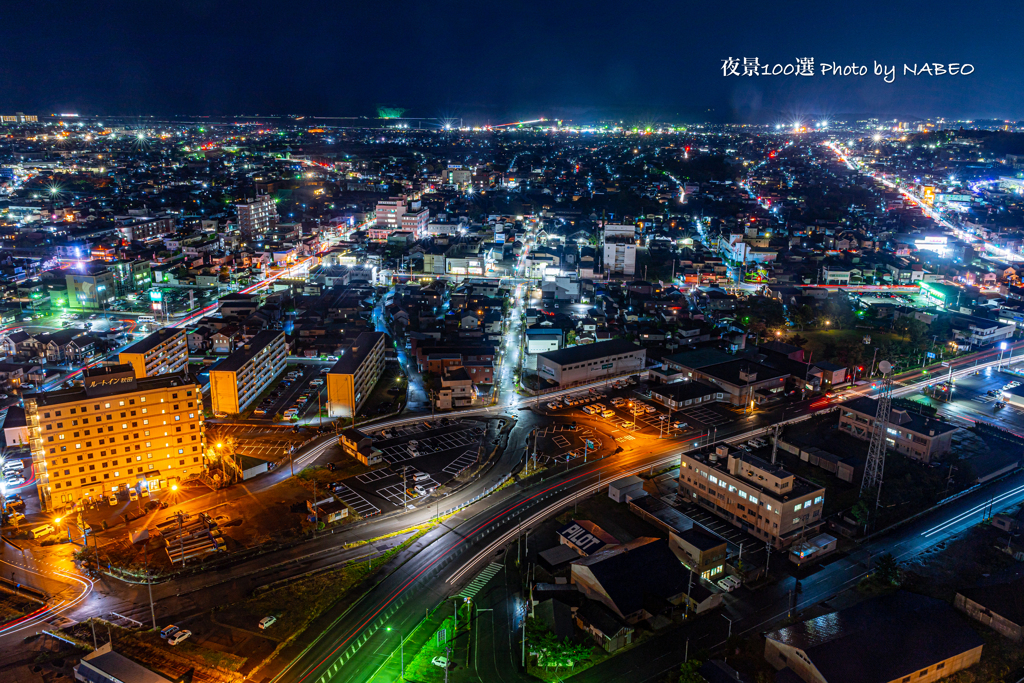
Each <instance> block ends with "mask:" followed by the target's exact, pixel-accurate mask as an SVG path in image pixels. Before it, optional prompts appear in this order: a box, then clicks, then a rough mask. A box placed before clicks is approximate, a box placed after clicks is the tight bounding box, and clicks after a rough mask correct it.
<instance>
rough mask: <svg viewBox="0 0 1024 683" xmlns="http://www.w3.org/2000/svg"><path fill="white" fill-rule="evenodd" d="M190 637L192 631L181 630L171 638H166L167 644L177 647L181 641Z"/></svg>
mask: <svg viewBox="0 0 1024 683" xmlns="http://www.w3.org/2000/svg"><path fill="white" fill-rule="evenodd" d="M191 635H192V631H189V630H188V629H187V628H183V629H181V630H180V631H177V632H176V633H175V634H174V635H173V636H171V637H170V638H168V639H167V644H168V645H177V644H178V643H180V642H181V641H183V640H187V639H188V638H189V637H191Z"/></svg>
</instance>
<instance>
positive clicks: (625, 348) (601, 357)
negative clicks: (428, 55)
mask: <svg viewBox="0 0 1024 683" xmlns="http://www.w3.org/2000/svg"><path fill="white" fill-rule="evenodd" d="M646 359H647V351H646V349H644V348H642V347H640V346H637V345H636V344H634V343H633V342H631V341H629V340H627V339H611V340H609V341H603V342H596V343H594V344H584V345H582V346H571V347H569V348H565V349H559V350H557V351H548V352H547V353H541V354H538V356H537V373H538V374H539V375H540V377H541V379H546V380H548V381H550V382H554V383H555V384H557V385H558V386H563V387H564V386H571V385H574V384H582V383H585V382H592V381H595V380H598V379H601V378H602V377H610V376H616V375H626V374H629V373H637V372H640V371H641V370H643V369H644V364H645V362H646Z"/></svg>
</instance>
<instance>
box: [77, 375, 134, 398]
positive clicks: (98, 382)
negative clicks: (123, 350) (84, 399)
mask: <svg viewBox="0 0 1024 683" xmlns="http://www.w3.org/2000/svg"><path fill="white" fill-rule="evenodd" d="M83 381H84V382H85V395H86V396H90V397H92V396H108V395H110V394H119V393H123V392H125V391H135V389H136V384H135V373H134V372H132V371H128V372H118V373H110V374H105V375H96V376H95V377H84V378H83Z"/></svg>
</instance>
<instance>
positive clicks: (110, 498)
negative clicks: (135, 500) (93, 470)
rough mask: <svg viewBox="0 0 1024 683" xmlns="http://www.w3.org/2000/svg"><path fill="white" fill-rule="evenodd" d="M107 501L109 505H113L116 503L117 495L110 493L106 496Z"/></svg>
mask: <svg viewBox="0 0 1024 683" xmlns="http://www.w3.org/2000/svg"><path fill="white" fill-rule="evenodd" d="M107 502H108V503H110V507H114V506H115V505H117V496H116V495H114V494H113V493H111V494H110V495H109V496H107Z"/></svg>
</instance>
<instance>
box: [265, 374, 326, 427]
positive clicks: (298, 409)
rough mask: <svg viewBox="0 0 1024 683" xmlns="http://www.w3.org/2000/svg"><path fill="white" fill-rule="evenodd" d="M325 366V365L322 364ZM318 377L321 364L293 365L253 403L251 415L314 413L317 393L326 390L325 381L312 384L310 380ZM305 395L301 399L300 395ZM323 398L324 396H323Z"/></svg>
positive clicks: (319, 376) (269, 416)
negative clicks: (292, 412) (265, 393)
mask: <svg viewBox="0 0 1024 683" xmlns="http://www.w3.org/2000/svg"><path fill="white" fill-rule="evenodd" d="M323 367H326V366H323ZM318 378H320V381H322V375H321V366H319V365H300V366H298V367H293V368H291V369H289V370H288V372H287V373H286V374H285V375H284V376H283V377H282V378H281V379H280V380H279V381H278V382H277V384H275V385H271V387H272V388H271V390H270V392H269V393H268V394H267V395H266V396H264V397H263V399H262V400H260V401H259V402H258V403H254V404H253V413H252V414H253V417H255V418H263V419H272V418H273V417H274V416H275V415H285V416H286V417H291V414H288V412H287V411H289V410H294V411H295V413H294V414H295V415H296V416H301V415H305V414H307V413H308V414H312V415H316V410H317V406H318V403H317V394H319V393H321V392H323V391H325V390H326V386H327V383H326V382H323V383H322V384H320V385H319V386H312V384H311V382H313V381H314V380H317V379H318ZM302 395H305V396H306V398H305V399H304V400H303V399H301V396H302ZM323 398H326V396H324V397H323Z"/></svg>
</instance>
